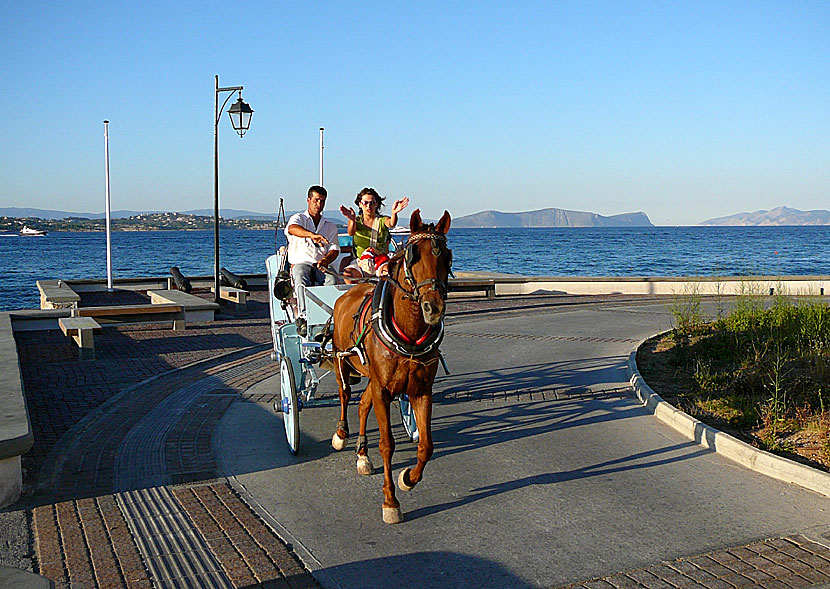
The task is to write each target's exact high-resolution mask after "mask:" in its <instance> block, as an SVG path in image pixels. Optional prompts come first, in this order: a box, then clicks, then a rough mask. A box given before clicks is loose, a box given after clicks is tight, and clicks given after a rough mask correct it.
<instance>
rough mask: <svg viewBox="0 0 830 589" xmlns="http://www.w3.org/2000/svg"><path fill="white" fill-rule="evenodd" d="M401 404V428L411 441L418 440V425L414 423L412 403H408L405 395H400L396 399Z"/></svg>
mask: <svg viewBox="0 0 830 589" xmlns="http://www.w3.org/2000/svg"><path fill="white" fill-rule="evenodd" d="M398 401H399V403H400V406H401V421H402V422H403V428H404V429H405V430H406V435H408V436H409V439H410V440H412V441H413V442H415V443H417V442H418V426H417V425H416V423H415V412H414V411H413V410H412V405H411V404H410V403H409V397H408V396H407V395H401V396H400V398H399V399H398Z"/></svg>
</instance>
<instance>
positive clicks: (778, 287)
mask: <svg viewBox="0 0 830 589" xmlns="http://www.w3.org/2000/svg"><path fill="white" fill-rule="evenodd" d="M462 274H463V273H461V272H459V273H458V275H459V276H462ZM463 275H465V276H466V274H463ZM476 275H477V276H481V277H484V276H485V275H486V273H476ZM494 278H495V281H496V295H522V294H531V293H536V292H539V291H546V292H551V293H554V294H570V295H608V294H623V295H689V294H697V295H701V296H717V295H724V296H726V295H729V296H732V295H740V294H755V295H775V294H783V295H814V296H826V295H830V276H677V277H661V276H620V277H615V276H597V277H594V276H531V277H527V276H515V277H512V276H504V275H494Z"/></svg>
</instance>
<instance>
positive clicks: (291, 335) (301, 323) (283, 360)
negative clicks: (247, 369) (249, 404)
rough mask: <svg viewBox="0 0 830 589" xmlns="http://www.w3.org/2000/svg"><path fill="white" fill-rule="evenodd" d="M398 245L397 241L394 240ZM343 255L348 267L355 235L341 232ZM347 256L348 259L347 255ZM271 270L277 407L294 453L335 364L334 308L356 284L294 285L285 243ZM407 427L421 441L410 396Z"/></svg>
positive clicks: (404, 409) (403, 406) (404, 413)
mask: <svg viewBox="0 0 830 589" xmlns="http://www.w3.org/2000/svg"><path fill="white" fill-rule="evenodd" d="M390 246H391V247H393V248H394V247H395V242H394V240H392V241H391V242H390ZM340 247H341V252H342V253H341V256H340V257H339V258H338V259H337V261H336V262H335V263H334V264H333V266H334V267H335V268H342V267H344V265H345V263H347V262H348V258H350V256H351V249H352V238H351V237H350V236H348V235H341V236H340ZM344 258H345V260H344ZM265 266H266V269H267V272H268V291H269V296H268V306H269V309H270V312H271V336H272V339H273V345H274V350H273V352H272V354H271V357H272V358H273V359H274V360H275V361H277V362H279V364H280V399H279V400H278V401H275V402H274V409H275V411H277V412H278V413H281V414H282V418H283V422H284V424H285V435H286V438H287V440H288V447H289V449H290V451H291V453H292V454H297V452H298V451H299V448H300V413H301V412H302V410H303V407H304V406H305V405H307V404H311V403H314V401H315V394H316V392H317V388H318V385H319V384H320V379H321V378H323V377H324V376H325V375H326V373H327V372H328V371H330V370H331V369H333V365H332V363H331V361H330V357H331V343H330V338H331V331H332V312H333V309H334V304H335V302H336V301H337V299H338V298H339V297H340V296H341V295H342V294H343V293H344V292H346V291H347V290H349V289H350V288H351V285H347V284H337V285H334V286H310V287H307V286H304V285H302V284H299V285H295V284H292V281H291V272H290V268H289V266H288V260H287V252H286V248H285V247H282V248H280V249H279V250H278V251H277V253H276V254H274V255H272V256H269V257H268V258H267V259H266V260H265ZM399 404H400V410H401V419H402V421H403V426H404V429H405V430H406V433H407V435H408V436H409V438H410V439H411V440H412V441H417V440H418V429H417V427H416V425H415V415H414V413H413V411H412V408H411V406H410V404H409V400H408V398H406V396H405V395H404V396H402V397H400V398H399Z"/></svg>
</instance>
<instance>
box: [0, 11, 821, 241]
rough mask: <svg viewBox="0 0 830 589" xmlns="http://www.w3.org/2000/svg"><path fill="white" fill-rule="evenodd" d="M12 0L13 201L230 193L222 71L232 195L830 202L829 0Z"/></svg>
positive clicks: (8, 46)
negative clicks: (217, 101)
mask: <svg viewBox="0 0 830 589" xmlns="http://www.w3.org/2000/svg"><path fill="white" fill-rule="evenodd" d="M0 1H1V2H2V14H3V17H2V19H0V55H2V62H0V63H2V67H1V68H0V72H2V85H3V91H2V93H0V112H2V113H3V116H2V117H0V138H2V142H0V207H36V208H42V209H57V210H68V211H78V212H101V211H103V210H104V206H105V174H104V125H103V121H104V119H108V120H109V121H110V124H109V154H110V182H111V203H112V208H113V209H114V210H117V209H130V210H173V211H182V210H190V209H200V208H205V209H210V208H212V207H213V198H214V195H213V133H214V119H213V110H214V76H215V75H218V76H219V84H220V86H244V90H243V91H242V97H243V99H244V100H245V101H246V102H247V103H248V104H250V106H251V108H253V110H254V115H253V118H252V122H251V128H250V131H249V132H248V133H247V134H246V135H245V137H243V138H240V137H239V136H238V135H237V134H236V133H235V132H234V130H233V128H232V127H231V125H230V121H229V120H228V116H227V115H226V114H223V115H222V120H220V124H219V175H220V203H221V207H222V208H235V209H246V210H251V211H257V212H275V211H276V210H277V209H278V207H279V199H280V198H281V197H282V198H285V202H286V208H287V209H288V210H298V209H301V208H304V206H305V195H306V191H307V189H308V187H309V186H310V185H311V184H316V183H317V182H318V181H319V140H320V137H319V131H318V129H319V128H320V127H324V128H325V134H324V144H325V149H324V181H325V182H324V183H325V185H326V187H327V189H328V190H329V201H328V204H327V211H328V215H330V216H335V215H336V216H339V213H337V212H336V209H337V206H338V205H339V204H348V203H352V202H353V200H354V197H355V195H356V194H357V192H358V191H359V190H360V189H361V188H363V187H364V186H372V187H375V188H376V189H377V190H378V191H379V192H380V193H381V195H383V196H386V197H390V202H391V200H394V199H397V198H402V197H403V196H409V197H410V199H411V204H410V208H411V209H412V208H416V207H417V208H420V209H421V210H422V214H423V215H424V216H425V217H427V218H437V217H439V216H440V214H441V212H442V211H443V210H444V209H448V210H449V211H450V213H451V214H452V215H453V216H456V217H457V216H462V215H468V214H472V213H475V212H479V211H482V210H490V209H492V210H497V211H505V212H516V211H528V210H535V209H541V208H547V207H557V208H563V209H570V210H578V211H590V212H594V213H599V214H601V215H614V214H619V213H626V212H635V211H643V212H645V213H646V214H647V215H648V216H649V218H650V219H651V221H652V222H653V223H654V224H656V225H693V224H696V223H699V222H701V221H703V220H706V219H710V218H714V217H719V216H724V215H730V214H734V213H738V212H742V211H755V210H760V209H772V208H775V207H777V206H781V205H786V206H790V207H794V208H797V209H802V210H811V209H827V208H830V2H827V1H825V0H819V1H813V2H811V1H801V0H799V1H785V2H765V1H763V0H756V1H751V2H740V1H717V2H707V1H700V0H698V1H694V2H684V1H676V2H665V1H655V2H640V1H625V2H623V1H619V2H610V1H607V2H606V1H600V2H596V1H589V0H586V1H568V2H553V1H549V2H528V1H522V0H517V1H511V2H485V1H479V2H452V1H449V2H448V1H446V0H445V1H441V2H430V1H422V2H382V3H374V2H348V1H344V2H273V1H272V2H256V1H249V2H244V3H229V2H222V3H216V2H209V1H205V2H175V1H174V2H169V1H167V2H154V1H143V2H73V1H69V2H51V1H50V2H38V1H34V2H25V3H24V2H10V1H8V0H0ZM225 96H226V94H225V95H223V96H222V98H223V99H224V97H225ZM234 100H235V96H234V97H232V98H231V100H230V101H229V103H228V104H229V105H230V104H232V103H233V102H234Z"/></svg>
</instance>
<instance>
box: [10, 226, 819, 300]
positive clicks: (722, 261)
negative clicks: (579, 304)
mask: <svg viewBox="0 0 830 589" xmlns="http://www.w3.org/2000/svg"><path fill="white" fill-rule="evenodd" d="M448 238H449V245H450V247H451V248H452V250H453V268H454V269H455V270H456V271H487V272H504V273H511V274H521V275H525V276H750V275H766V276H793V275H830V247H828V244H830V226H806V227H632V228H619V227H556V228H509V229H451V230H450V233H449V235H448ZM284 243H285V237H284V235H283V234H282V231H271V230H266V231H251V230H230V229H229V230H222V231H221V232H220V250H219V259H220V263H221V265H222V266H223V267H225V268H228V269H229V270H231V271H232V272H235V273H238V274H239V273H241V274H248V273H264V272H265V258H266V257H268V256H269V255H271V254H272V253H274V251H275V249H276V248H277V247H279V246H280V245H282V244H284ZM172 266H177V267H178V268H179V269H180V270H181V271H182V272H183V273H184V274H185V275H186V276H198V275H212V274H213V231H140V232H138V231H136V232H133V231H118V232H114V233H112V268H113V277H114V278H128V277H140V276H167V275H169V271H170V268H171V267H172ZM106 276H107V262H106V234H105V233H103V232H95V233H74V232H51V233H48V234H47V235H44V236H41V237H22V236H18V235H8V236H0V311H8V310H14V309H36V308H38V306H39V298H40V297H39V293H38V290H37V287H36V285H35V283H36V281H38V280H42V279H57V278H60V279H64V280H71V279H79V278H100V279H103V280H105V279H106Z"/></svg>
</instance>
